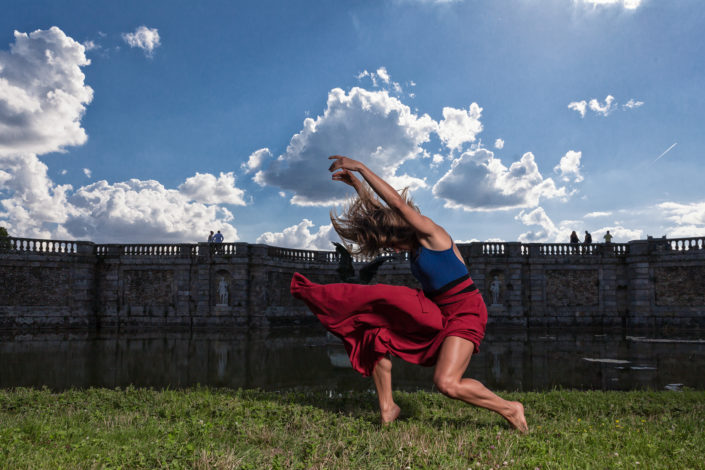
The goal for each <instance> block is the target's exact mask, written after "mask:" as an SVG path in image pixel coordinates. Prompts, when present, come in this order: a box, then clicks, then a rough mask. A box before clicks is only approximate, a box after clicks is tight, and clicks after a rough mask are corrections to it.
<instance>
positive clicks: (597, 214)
mask: <svg viewBox="0 0 705 470" xmlns="http://www.w3.org/2000/svg"><path fill="white" fill-rule="evenodd" d="M610 215H612V212H598V211H596V212H589V213H587V214H585V215H584V216H583V217H584V218H586V219H591V218H597V217H609V216H610Z"/></svg>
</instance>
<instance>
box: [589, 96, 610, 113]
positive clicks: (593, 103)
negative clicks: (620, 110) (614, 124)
mask: <svg viewBox="0 0 705 470" xmlns="http://www.w3.org/2000/svg"><path fill="white" fill-rule="evenodd" d="M613 104H614V96H612V95H607V96H606V97H605V104H601V103H600V102H599V101H597V99H595V98H592V99H591V100H590V102H589V103H588V106H589V107H590V110H592V111H594V112H596V113H597V114H602V115H603V116H607V115H609V114H610V113H611V112H612V111H614V106H612V105H613Z"/></svg>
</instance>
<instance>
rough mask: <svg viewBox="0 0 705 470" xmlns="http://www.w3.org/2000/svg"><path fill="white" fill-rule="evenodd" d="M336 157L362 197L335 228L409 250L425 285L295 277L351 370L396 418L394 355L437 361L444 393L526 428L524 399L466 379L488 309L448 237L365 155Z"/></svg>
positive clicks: (387, 417)
mask: <svg viewBox="0 0 705 470" xmlns="http://www.w3.org/2000/svg"><path fill="white" fill-rule="evenodd" d="M330 159H331V160H333V163H332V165H331V166H330V168H329V170H330V171H331V172H333V180H335V181H341V182H343V183H346V184H348V185H350V186H352V187H353V188H354V189H355V190H356V192H357V195H358V197H357V198H356V199H355V200H354V201H353V202H352V203H351V204H350V206H349V207H347V208H346V210H345V211H344V213H343V214H342V215H341V216H340V217H338V216H337V215H335V214H334V213H331V220H332V222H333V227H334V228H335V230H336V232H338V234H339V235H340V237H341V238H342V239H343V240H344V241H346V242H351V243H352V244H354V245H355V246H356V251H355V252H356V253H361V254H363V255H367V256H373V255H376V254H378V253H379V252H380V251H389V250H394V251H397V252H400V251H408V252H409V259H410V261H411V272H412V274H413V275H414V276H415V277H416V278H417V279H418V280H419V282H420V283H421V286H422V287H423V291H421V290H416V289H411V288H408V287H403V286H390V285H385V284H376V285H359V284H346V283H342V284H325V285H322V284H315V283H313V282H311V281H309V280H308V279H306V278H305V277H304V276H302V275H301V274H299V273H295V274H294V277H293V279H292V281H291V292H292V294H293V295H294V296H295V297H297V298H299V299H302V300H303V301H305V302H306V304H307V305H308V306H309V308H310V309H311V311H312V312H313V313H314V314H315V315H316V316H317V317H318V319H319V320H320V321H321V323H322V324H323V325H324V326H325V327H326V328H327V329H328V330H329V331H330V332H331V333H333V334H334V335H336V336H338V337H339V338H341V339H342V341H343V344H344V345H345V349H346V351H347V353H348V356H349V357H350V362H351V364H352V366H353V368H354V369H355V370H357V371H358V372H360V373H361V374H363V375H365V376H370V375H371V376H372V378H373V380H374V383H375V387H376V389H377V396H378V399H379V407H380V414H381V421H382V424H388V423H391V422H392V421H394V420H395V419H397V417H398V416H399V413H400V411H401V410H400V408H399V406H398V405H397V404H396V403H395V402H394V398H393V396H392V362H391V360H390V355H394V356H397V357H399V358H401V359H404V360H405V361H407V362H410V363H413V364H419V365H423V366H432V365H435V372H434V378H433V381H434V383H435V385H436V387H437V388H438V390H439V391H440V392H441V393H443V394H444V395H446V396H448V397H450V398H454V399H458V400H462V401H464V402H466V403H470V404H472V405H476V406H480V407H483V408H487V409H489V410H492V411H494V412H496V413H498V414H500V415H501V416H503V417H504V418H505V419H506V420H507V421H508V422H509V424H510V425H512V426H513V427H514V428H516V429H518V430H520V431H522V432H525V431H526V430H527V424H526V419H525V418H524V407H523V406H522V404H521V403H519V402H515V401H514V402H512V401H507V400H504V399H502V398H500V397H498V396H497V395H495V394H494V393H492V392H491V391H490V390H489V389H487V388H486V387H485V386H484V385H482V384H481V383H480V382H478V381H477V380H474V379H468V378H463V374H464V373H465V370H466V369H467V367H468V365H469V363H470V358H471V356H472V354H473V353H476V352H478V350H479V346H480V342H481V341H482V338H483V337H484V333H485V325H486V323H487V309H486V308H485V304H484V301H483V300H482V296H481V295H480V293H479V292H478V290H477V289H476V288H475V285H474V284H473V282H472V279H470V276H469V274H468V270H467V267H466V266H465V263H464V261H463V258H462V256H461V254H460V251H459V250H458V248H457V246H455V243H453V240H452V239H451V237H450V235H448V233H447V232H446V231H445V230H444V229H443V227H441V226H439V225H437V224H436V223H434V222H433V221H432V220H431V219H429V218H428V217H425V216H423V215H421V213H420V212H419V210H418V209H417V208H416V207H415V206H414V205H413V203H412V202H411V200H410V199H409V198H408V197H407V195H406V190H405V191H403V192H402V193H401V195H400V194H399V193H398V192H397V191H396V190H394V188H392V187H391V186H390V185H389V184H388V183H386V182H385V181H384V180H383V179H382V178H380V177H379V176H377V175H376V174H375V173H373V172H372V171H371V170H370V169H369V168H367V167H366V166H365V165H364V164H362V163H361V162H358V161H356V160H353V159H351V158H347V157H343V156H340V155H335V156H332V157H330ZM354 173H358V174H359V175H360V176H362V178H363V179H364V180H365V181H366V182H367V184H368V185H369V187H368V186H367V185H366V184H364V183H363V182H362V181H360V180H359V179H358V178H357V177H356V176H355V174H354ZM370 187H371V188H372V190H373V191H374V193H376V194H377V195H378V196H379V197H380V198H381V200H382V201H383V202H382V201H380V200H379V199H378V198H377V197H376V196H375V195H374V194H373V193H372V192H371V191H370V189H369V188H370ZM385 203H386V205H385Z"/></svg>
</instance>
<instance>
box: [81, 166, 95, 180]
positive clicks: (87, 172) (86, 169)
mask: <svg viewBox="0 0 705 470" xmlns="http://www.w3.org/2000/svg"><path fill="white" fill-rule="evenodd" d="M83 174H84V175H86V178H90V177H91V175H93V172H92V171H91V169H90V168H84V169H83Z"/></svg>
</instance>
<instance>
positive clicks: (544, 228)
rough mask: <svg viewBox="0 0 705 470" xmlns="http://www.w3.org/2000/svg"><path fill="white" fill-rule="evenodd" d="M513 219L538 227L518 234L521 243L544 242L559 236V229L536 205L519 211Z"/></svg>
mask: <svg viewBox="0 0 705 470" xmlns="http://www.w3.org/2000/svg"><path fill="white" fill-rule="evenodd" d="M515 219H517V220H519V221H520V222H521V223H522V224H524V225H528V226H538V227H539V228H538V229H536V230H531V231H529V232H524V233H522V234H521V235H519V237H518V240H519V241H520V242H522V243H541V242H543V243H546V242H549V241H555V240H556V238H557V237H559V236H560V232H561V231H560V230H559V228H558V227H556V225H555V224H554V223H553V221H552V220H551V218H550V217H548V215H547V214H546V211H545V210H544V209H543V207H537V208H536V209H534V210H532V211H530V212H526V211H521V212H520V213H519V215H517V216H516V217H515ZM568 234H570V232H568Z"/></svg>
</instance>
